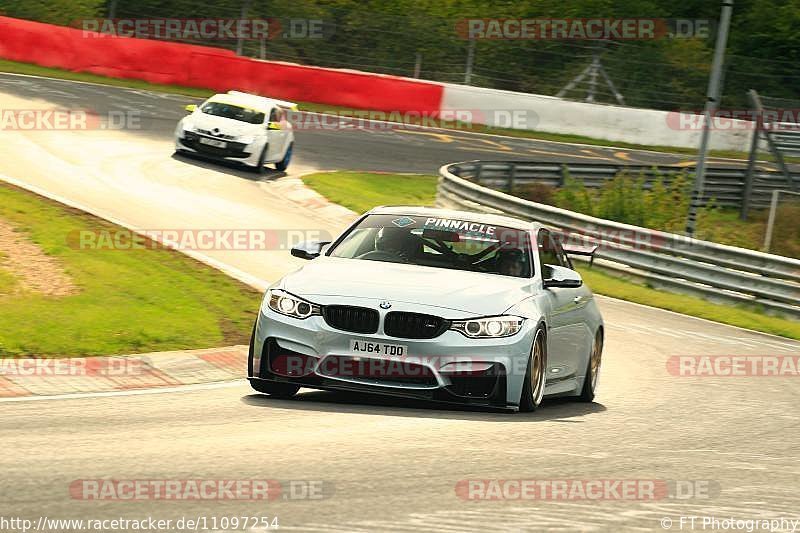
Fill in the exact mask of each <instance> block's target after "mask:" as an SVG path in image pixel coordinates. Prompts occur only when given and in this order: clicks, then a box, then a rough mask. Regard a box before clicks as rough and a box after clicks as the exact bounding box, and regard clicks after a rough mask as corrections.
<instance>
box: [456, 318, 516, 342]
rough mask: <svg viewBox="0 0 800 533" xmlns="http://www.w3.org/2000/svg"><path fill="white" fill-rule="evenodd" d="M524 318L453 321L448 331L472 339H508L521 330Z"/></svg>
mask: <svg viewBox="0 0 800 533" xmlns="http://www.w3.org/2000/svg"><path fill="white" fill-rule="evenodd" d="M524 321H525V319H524V318H520V317H518V316H511V315H503V316H488V317H484V318H473V319H470V320H454V321H453V323H452V324H451V325H450V329H452V330H454V331H458V332H459V333H461V334H462V335H464V336H466V337H470V338H473V339H487V338H498V337H510V336H511V335H515V334H516V333H517V332H519V330H520V329H522V323H523V322H524Z"/></svg>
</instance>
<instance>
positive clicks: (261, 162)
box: [254, 144, 269, 174]
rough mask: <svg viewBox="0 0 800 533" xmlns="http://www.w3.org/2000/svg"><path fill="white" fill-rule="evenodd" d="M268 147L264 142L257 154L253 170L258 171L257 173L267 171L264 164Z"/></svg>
mask: <svg viewBox="0 0 800 533" xmlns="http://www.w3.org/2000/svg"><path fill="white" fill-rule="evenodd" d="M268 147H269V145H268V144H265V145H264V149H263V150H261V155H259V156H258V163H257V164H256V168H255V169H254V170H255V171H256V172H258V173H259V174H266V173H267V167H265V166H264V165H266V164H267V163H266V161H267V148H268Z"/></svg>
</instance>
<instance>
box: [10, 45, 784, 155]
mask: <svg viewBox="0 0 800 533" xmlns="http://www.w3.org/2000/svg"><path fill="white" fill-rule="evenodd" d="M0 72H9V73H14V74H28V75H31V76H45V77H48V78H58V79H65V80H74V81H85V82H91V83H99V84H102V85H112V86H115V87H128V88H131V89H141V90H146V91H157V92H164V93H171V94H181V95H186V96H192V97H196V98H207V97H209V96H211V95H212V94H214V91H212V90H210V89H198V88H196V87H183V86H180V85H164V84H158V83H149V82H146V81H141V80H134V79H121V78H110V77H107V76H100V75H97V74H90V73H86V72H72V71H69V70H63V69H58V68H52V67H42V66H39V65H34V64H30V63H20V62H17V61H8V60H5V59H0ZM298 104H300V109H301V110H303V111H310V112H317V113H325V112H328V113H337V114H343V115H348V114H351V113H354V112H356V110H353V109H349V108H345V107H341V106H334V105H329V104H318V103H314V102H298ZM428 122H430V121H428ZM435 124H437V125H439V126H441V127H445V128H447V123H440V122H435ZM456 129H457V130H460V131H465V128H463V127H460V128H456ZM466 131H471V132H475V133H486V134H493V135H504V136H507V137H520V138H525V139H538V140H544V141H554V142H562V143H577V144H588V145H592V146H614V147H618V148H627V149H630V150H649V151H652V152H664V153H671V154H686V155H692V156H693V155H696V154H697V150H696V149H694V148H682V147H677V146H651V145H645V144H635V143H626V142H618V141H608V140H604V139H595V138H593V137H585V136H583V135H571V134H561V133H547V132H541V131H531V130H516V129H511V128H496V127H491V126H484V125H482V124H477V125H474V126H473V127H472V128H470V129H467V130H466ZM710 155H711V156H712V157H725V158H733V159H747V153H746V152H739V151H735V150H711V151H710ZM760 157H761V160H762V161H772V160H773V158H772V157H771V156H770V155H768V154H761V156H760Z"/></svg>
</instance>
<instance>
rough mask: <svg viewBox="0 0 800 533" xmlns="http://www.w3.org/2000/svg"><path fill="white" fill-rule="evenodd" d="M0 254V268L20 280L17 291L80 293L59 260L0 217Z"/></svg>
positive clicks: (61, 294) (53, 294)
mask: <svg viewBox="0 0 800 533" xmlns="http://www.w3.org/2000/svg"><path fill="white" fill-rule="evenodd" d="M0 253H2V256H0V268H2V269H4V270H6V271H8V272H10V273H11V274H12V275H13V276H14V277H15V278H17V279H18V280H19V284H18V285H15V290H29V291H33V292H38V293H41V294H44V295H47V296H69V295H70V294H76V293H77V292H78V287H77V286H76V285H75V283H74V282H73V281H72V278H71V277H70V276H69V275H68V274H67V273H66V272H65V271H64V268H63V267H62V266H61V264H60V263H59V262H58V261H57V260H55V259H54V258H52V257H50V256H49V255H47V254H45V253H44V252H43V251H42V249H41V248H39V246H37V245H36V244H35V243H33V242H31V240H30V239H28V237H27V236H25V235H24V234H23V233H21V232H19V231H17V230H16V229H15V228H14V227H13V226H12V225H10V224H9V223H7V222H5V221H4V220H0Z"/></svg>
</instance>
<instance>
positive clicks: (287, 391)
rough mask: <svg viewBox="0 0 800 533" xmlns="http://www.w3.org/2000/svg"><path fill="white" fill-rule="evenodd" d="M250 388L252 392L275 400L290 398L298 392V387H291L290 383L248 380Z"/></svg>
mask: <svg viewBox="0 0 800 533" xmlns="http://www.w3.org/2000/svg"><path fill="white" fill-rule="evenodd" d="M250 386H251V387H253V390H255V391H257V392H261V393H263V394H269V395H270V396H274V397H275V398H291V397H292V396H294V395H295V394H297V391H299V390H300V386H299V385H292V384H291V383H275V382H272V381H256V380H250Z"/></svg>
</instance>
